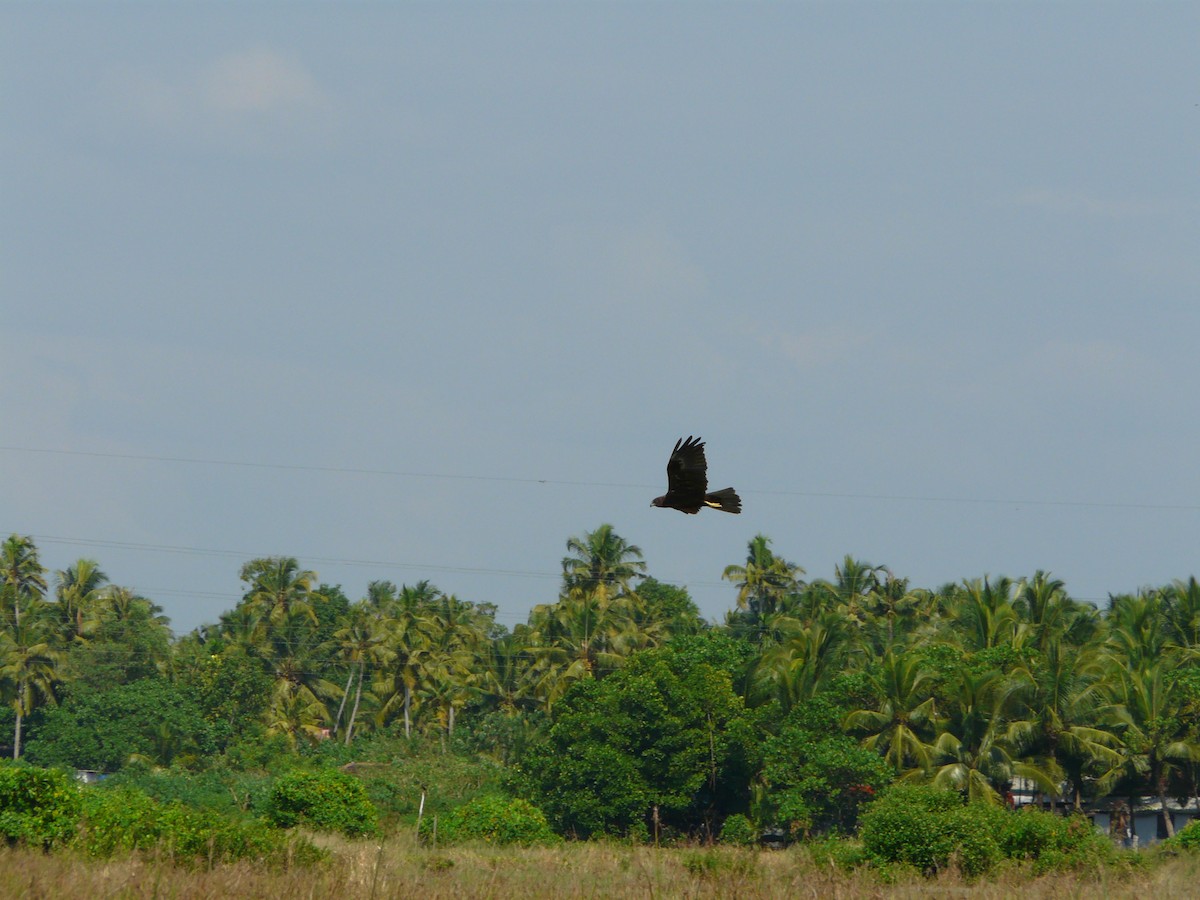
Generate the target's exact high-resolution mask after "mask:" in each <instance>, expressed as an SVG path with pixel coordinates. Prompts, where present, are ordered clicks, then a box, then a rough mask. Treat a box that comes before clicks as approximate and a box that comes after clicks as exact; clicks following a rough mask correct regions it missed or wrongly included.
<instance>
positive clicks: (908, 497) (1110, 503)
mask: <svg viewBox="0 0 1200 900" xmlns="http://www.w3.org/2000/svg"><path fill="white" fill-rule="evenodd" d="M0 452H7V453H31V454H48V455H61V456H79V457H93V458H97V459H123V460H130V461H135V462H162V463H184V464H190V465H207V466H225V467H232V468H249V469H274V470H278V471H285V472H321V473H326V474H335V475H371V476H382V477H390V478H427V479H445V480H460V481H494V482H507V483H515V484H544V485H559V486H566V487H600V488H638V489H647V490H652V489H656V488H658V487H660V485H657V484H646V483H639V482H619V481H582V480H571V479H561V478H531V477H524V476H516V475H481V474H476V473H463V472H419V471H408V470H401V469H376V468H365V467H357V466H320V465H302V464H293V463H276V462H251V461H246V460H231V459H213V458H207V457H191V456H166V455H156V454H138V453H113V452H107V451H99V450H63V449H56V448H50V447H19V446H10V445H0ZM738 491H739V493H743V494H752V495H758V496H780V497H816V498H825V499H834V500H877V501H885V502H904V503H953V504H979V505H992V506H1049V507H1055V506H1058V507H1068V508H1069V507H1081V508H1095V509H1144V510H1163V511H1167V510H1176V511H1200V503H1161V502H1159V503H1149V502H1130V501H1117V500H1054V499H1045V498H1030V497H1024V498H1014V497H954V496H938V495H930V494H878V493H865V492H855V491H814V490H794V489H785V488H771V489H762V488H753V487H751V488H739V489H738Z"/></svg>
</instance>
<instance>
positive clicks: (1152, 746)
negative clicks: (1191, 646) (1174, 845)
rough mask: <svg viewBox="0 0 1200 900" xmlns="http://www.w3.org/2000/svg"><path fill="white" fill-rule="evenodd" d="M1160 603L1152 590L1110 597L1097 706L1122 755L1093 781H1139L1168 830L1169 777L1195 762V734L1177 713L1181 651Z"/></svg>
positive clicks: (1199, 749)
mask: <svg viewBox="0 0 1200 900" xmlns="http://www.w3.org/2000/svg"><path fill="white" fill-rule="evenodd" d="M1162 610H1163V603H1162V598H1161V596H1160V595H1159V594H1158V593H1157V592H1142V593H1140V594H1138V595H1136V596H1129V595H1123V596H1120V597H1114V598H1113V600H1112V603H1111V604H1110V608H1109V613H1108V620H1109V625H1110V630H1109V637H1108V640H1107V641H1106V643H1105V646H1104V649H1103V651H1102V653H1103V657H1104V664H1105V668H1106V678H1105V680H1104V683H1103V684H1102V685H1101V687H1100V689H1101V690H1102V691H1103V693H1104V694H1105V696H1106V698H1107V700H1108V702H1107V704H1106V705H1104V706H1102V707H1101V708H1100V720H1101V721H1102V722H1104V723H1105V724H1107V725H1108V726H1109V727H1112V728H1114V729H1115V730H1116V731H1117V733H1118V735H1119V736H1120V738H1121V747H1120V753H1121V759H1120V761H1119V762H1118V763H1117V764H1116V765H1114V766H1112V767H1111V768H1110V769H1109V771H1108V772H1106V773H1105V774H1104V775H1103V776H1102V777H1101V779H1100V782H1099V786H1100V789H1101V790H1102V791H1103V790H1107V789H1111V788H1112V787H1114V786H1115V785H1116V783H1117V781H1118V780H1120V779H1121V778H1122V777H1133V778H1135V779H1141V780H1143V781H1144V783H1145V784H1146V785H1147V786H1148V787H1149V789H1150V790H1151V791H1152V792H1153V793H1154V794H1155V795H1156V796H1157V797H1158V800H1159V803H1160V808H1161V811H1162V819H1163V827H1164V829H1165V830H1166V833H1167V836H1168V837H1170V836H1172V835H1174V833H1175V827H1174V823H1173V822H1172V821H1171V816H1170V813H1169V812H1168V810H1167V805H1166V796H1167V787H1168V783H1169V781H1170V778H1171V776H1172V774H1173V773H1174V772H1176V771H1177V770H1179V771H1182V767H1183V766H1186V765H1189V764H1191V763H1195V762H1200V740H1198V739H1197V737H1196V735H1195V733H1194V732H1192V731H1191V730H1190V729H1189V727H1188V723H1187V722H1186V720H1185V719H1184V718H1183V717H1181V716H1180V715H1179V714H1178V713H1179V711H1180V710H1181V709H1182V708H1183V707H1184V704H1185V702H1186V699H1185V690H1186V688H1185V685H1184V683H1183V682H1182V681H1181V680H1179V679H1176V678H1174V677H1173V676H1174V674H1175V672H1176V670H1177V669H1178V668H1179V666H1180V662H1181V661H1182V659H1183V658H1184V656H1185V651H1180V650H1178V649H1175V648H1174V647H1173V646H1172V645H1171V644H1170V642H1169V640H1168V638H1167V632H1166V628H1165V626H1164V622H1165V618H1164V616H1163V615H1162Z"/></svg>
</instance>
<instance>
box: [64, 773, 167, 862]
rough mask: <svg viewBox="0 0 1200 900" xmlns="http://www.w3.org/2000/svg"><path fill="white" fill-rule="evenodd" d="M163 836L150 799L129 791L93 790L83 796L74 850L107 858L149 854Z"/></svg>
mask: <svg viewBox="0 0 1200 900" xmlns="http://www.w3.org/2000/svg"><path fill="white" fill-rule="evenodd" d="M161 836H162V817H161V815H160V813H159V806H158V804H157V803H155V802H154V800H153V799H151V798H150V797H148V796H146V795H145V794H144V793H142V792H141V791H139V790H135V789H133V788H130V787H118V788H93V789H91V790H88V791H85V792H84V795H83V816H82V822H81V827H80V829H79V835H78V837H77V839H76V844H77V846H79V847H81V848H82V849H83V851H84V852H85V853H87V854H88V855H89V856H96V857H101V858H108V857H111V856H115V855H116V854H118V853H128V852H130V851H132V850H148V849H150V848H151V847H155V846H157V844H158V841H159V838H160V837H161Z"/></svg>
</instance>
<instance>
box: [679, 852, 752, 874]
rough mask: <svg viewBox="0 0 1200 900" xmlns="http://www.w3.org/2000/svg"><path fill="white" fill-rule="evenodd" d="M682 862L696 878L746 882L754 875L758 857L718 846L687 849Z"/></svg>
mask: <svg viewBox="0 0 1200 900" xmlns="http://www.w3.org/2000/svg"><path fill="white" fill-rule="evenodd" d="M682 862H683V867H684V868H685V869H686V870H687V872H688V874H690V875H692V876H693V877H695V878H704V879H710V878H711V879H717V878H721V879H725V880H729V881H731V882H744V881H745V880H746V879H748V878H752V877H754V875H755V873H756V870H757V868H758V857H757V856H755V855H754V854H750V853H732V852H729V851H727V850H720V849H716V848H710V849H707V850H689V851H685V852H684V854H683V857H682Z"/></svg>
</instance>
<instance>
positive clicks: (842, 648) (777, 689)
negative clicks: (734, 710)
mask: <svg viewBox="0 0 1200 900" xmlns="http://www.w3.org/2000/svg"><path fill="white" fill-rule="evenodd" d="M790 622H791V623H792V624H791V625H790V627H789V629H788V632H787V633H786V634H785V635H783V636H781V637H780V639H779V640H778V642H777V643H772V644H771V645H768V646H767V648H766V649H765V650H764V651H763V653H762V655H761V656H760V658H759V661H758V663H757V664H756V665H755V666H754V668H753V669H752V671H751V673H750V692H751V696H752V697H754V698H756V699H758V700H760V701H761V700H767V699H770V698H774V699H776V700H778V701H779V703H780V706H781V707H782V709H783V711H784V712H785V713H786V712H787V711H788V710H790V709H791V708H792V707H793V706H795V705H796V704H797V703H802V702H805V701H807V700H811V699H812V698H813V697H814V696H815V695H816V694H817V693H818V692H820V691H821V690H822V689H823V688H824V687H825V686H826V685H827V684H828V682H829V680H830V679H831V678H832V677H833V676H834V675H837V674H838V673H840V672H842V671H843V665H842V664H843V662H844V661H845V659H846V656H847V652H848V649H849V639H848V638H849V634H848V631H847V626H846V621H845V619H844V618H842V616H841V615H839V614H838V613H836V612H834V611H832V610H831V611H828V612H826V613H825V614H824V615H822V616H820V617H819V618H817V619H815V620H814V621H811V622H807V623H803V624H801V623H799V622H797V621H796V620H794V619H792V620H790Z"/></svg>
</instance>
